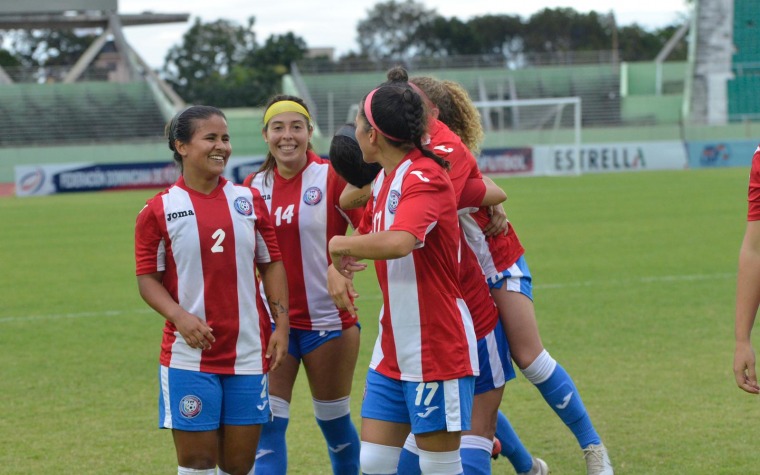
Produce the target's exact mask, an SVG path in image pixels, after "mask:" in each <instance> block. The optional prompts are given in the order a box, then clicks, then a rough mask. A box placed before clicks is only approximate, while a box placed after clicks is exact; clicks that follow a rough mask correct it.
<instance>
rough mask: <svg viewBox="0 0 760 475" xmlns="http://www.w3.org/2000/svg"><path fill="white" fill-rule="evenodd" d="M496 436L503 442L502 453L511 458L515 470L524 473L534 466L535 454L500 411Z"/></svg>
mask: <svg viewBox="0 0 760 475" xmlns="http://www.w3.org/2000/svg"><path fill="white" fill-rule="evenodd" d="M496 438H497V439H499V442H501V454H502V455H503V456H505V457H507V459H508V460H509V462H510V463H511V464H512V467H514V469H515V472H517V473H524V472H528V471H530V469H531V468H532V467H533V456H532V455H531V454H530V452H528V449H526V448H525V446H524V445H523V443H522V441H521V440H520V438H519V437H518V436H517V433H516V432H515V430H514V429H513V428H512V424H510V423H509V419H507V416H505V415H504V413H503V412H501V411H499V413H498V416H497V419H496Z"/></svg>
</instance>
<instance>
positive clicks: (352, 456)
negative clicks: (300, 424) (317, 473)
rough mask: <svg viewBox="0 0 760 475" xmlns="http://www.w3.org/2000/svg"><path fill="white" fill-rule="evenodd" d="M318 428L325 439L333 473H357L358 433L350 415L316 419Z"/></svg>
mask: <svg viewBox="0 0 760 475" xmlns="http://www.w3.org/2000/svg"><path fill="white" fill-rule="evenodd" d="M317 424H318V425H319V428H320V429H322V434H323V435H324V436H325V440H326V441H327V449H328V451H329V455H330V462H331V463H332V467H333V473H334V474H335V475H344V474H346V475H349V474H350V475H356V474H357V473H359V450H360V448H361V445H360V442H359V434H357V432H356V427H354V423H353V422H351V416H350V415H349V414H346V415H345V416H343V417H339V418H338V419H333V420H331V421H323V420H320V419H317Z"/></svg>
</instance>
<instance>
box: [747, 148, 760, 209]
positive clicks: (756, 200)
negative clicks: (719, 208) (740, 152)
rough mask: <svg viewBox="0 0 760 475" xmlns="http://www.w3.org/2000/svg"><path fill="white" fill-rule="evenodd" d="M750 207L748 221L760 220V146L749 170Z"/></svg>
mask: <svg viewBox="0 0 760 475" xmlns="http://www.w3.org/2000/svg"><path fill="white" fill-rule="evenodd" d="M747 197H748V200H749V207H748V210H747V221H758V220H760V146H758V147H757V149H756V150H755V154H754V156H753V157H752V169H751V170H750V172H749V192H748V193H747Z"/></svg>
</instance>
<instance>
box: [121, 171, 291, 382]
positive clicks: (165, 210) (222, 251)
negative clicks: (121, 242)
mask: <svg viewBox="0 0 760 475" xmlns="http://www.w3.org/2000/svg"><path fill="white" fill-rule="evenodd" d="M135 258H136V262H137V275H143V274H152V273H155V272H163V284H164V286H165V287H166V289H167V290H168V291H169V294H170V295H171V296H172V298H173V299H174V300H175V301H176V302H177V303H179V305H180V306H182V308H184V309H185V310H187V311H188V312H189V313H191V314H193V315H196V316H198V317H199V318H201V319H202V320H205V321H206V322H207V323H208V325H209V326H210V327H211V328H213V330H214V337H215V338H216V341H215V342H214V344H213V345H212V347H211V349H209V350H204V351H201V350H199V349H193V348H190V347H189V346H188V345H187V343H185V340H184V339H183V338H182V336H181V335H180V333H179V332H178V331H177V329H176V328H175V327H174V325H173V324H172V323H170V322H168V321H167V322H166V325H165V327H164V337H163V341H162V344H161V357H160V361H161V364H162V365H164V366H169V367H172V368H179V369H185V370H191V371H203V372H207V373H218V374H263V373H265V372H267V371H268V369H269V366H268V361H267V360H266V358H263V354H264V351H266V346H267V344H268V341H269V336H270V335H271V325H270V323H269V318H268V315H267V310H266V309H265V304H264V302H263V301H262V300H261V297H260V296H259V294H258V292H257V280H256V269H255V265H256V263H269V262H273V261H278V260H280V251H279V249H278V246H277V240H276V238H275V235H274V229H273V228H272V225H271V223H270V220H269V215H268V214H267V212H266V207H265V205H264V202H263V201H262V199H261V197H260V196H259V194H258V192H256V191H255V190H251V189H250V188H246V187H243V186H236V185H234V184H233V183H232V182H229V181H227V180H225V179H224V178H220V179H219V186H217V188H216V189H215V190H214V191H213V192H212V193H211V194H209V195H204V194H202V193H198V192H197V191H194V190H191V189H189V188H188V187H187V186H186V185H185V182H184V179H183V178H182V177H180V178H179V180H178V181H177V182H176V183H175V184H174V185H172V186H171V187H169V188H168V189H166V190H164V191H163V192H161V193H159V194H157V195H156V196H155V197H153V198H151V199H150V200H149V201H148V203H147V205H146V206H145V207H144V208H143V209H142V211H140V214H138V216H137V224H136V226H135Z"/></svg>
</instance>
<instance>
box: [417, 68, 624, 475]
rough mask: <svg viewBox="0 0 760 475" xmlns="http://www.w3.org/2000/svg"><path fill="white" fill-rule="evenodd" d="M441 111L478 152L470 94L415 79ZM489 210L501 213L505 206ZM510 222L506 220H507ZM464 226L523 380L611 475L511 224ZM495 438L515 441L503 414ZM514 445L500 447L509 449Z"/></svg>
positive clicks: (479, 217)
mask: <svg viewBox="0 0 760 475" xmlns="http://www.w3.org/2000/svg"><path fill="white" fill-rule="evenodd" d="M410 81H411V82H412V83H413V84H415V85H417V86H418V87H419V88H420V89H422V90H423V91H424V92H425V94H426V95H427V97H428V98H429V99H430V101H431V102H432V104H433V106H434V107H435V109H436V110H437V115H438V118H439V119H440V120H441V122H443V123H445V124H447V125H449V126H450V127H451V130H452V131H453V132H454V133H456V134H457V135H458V136H459V137H461V139H462V141H463V142H464V143H465V144H467V145H468V147H470V148H471V149H474V150H478V149H479V147H480V141H481V140H482V137H483V132H482V128H481V126H480V116H479V114H478V111H477V109H476V108H475V106H474V105H473V104H472V101H471V100H470V98H469V96H468V95H467V92H466V91H465V90H464V89H463V88H462V87H461V86H460V85H459V84H457V83H455V82H452V81H438V80H436V79H433V78H429V77H420V78H411V79H410ZM491 211H495V212H496V213H498V214H503V213H504V210H503V209H502V207H501V206H494V207H492V208H491ZM504 217H506V215H504ZM467 219H469V220H470V224H469V225H467V224H466V223H465V224H463V227H464V228H465V233H466V235H467V241H468V243H469V244H470V245H471V246H473V249H474V250H475V253H476V254H477V255H478V259H479V260H480V263H481V266H482V268H483V270H484V272H485V275H486V277H487V279H488V283H489V285H490V287H491V294H492V295H493V298H494V300H495V301H496V304H497V306H498V307H499V314H500V316H501V320H502V323H503V325H504V329H505V331H506V335H507V339H508V340H509V347H510V350H511V352H512V358H513V359H514V361H515V362H516V363H517V366H518V367H519V368H520V371H521V372H522V373H523V375H525V377H526V378H527V379H528V380H529V381H530V382H532V383H533V384H534V385H535V386H536V388H538V390H539V392H540V393H541V395H542V396H543V397H544V400H545V401H546V402H547V403H548V404H549V405H550V406H551V408H552V409H553V410H554V412H555V413H556V414H557V415H558V416H559V417H560V419H562V421H563V422H564V423H565V425H567V427H568V428H569V429H570V430H571V431H572V433H573V434H574V435H575V437H576V439H577V440H578V443H579V445H580V447H581V449H583V452H584V457H585V460H586V469H587V473H588V474H589V475H612V473H613V469H612V464H611V463H610V460H609V456H608V454H607V449H606V448H605V446H604V445H603V444H602V441H601V438H600V437H599V434H598V433H597V432H596V430H595V429H594V425H593V424H592V423H591V418H590V417H589V415H588V412H587V411H586V408H585V406H584V405H583V402H582V401H581V398H580V394H578V390H577V388H576V387H575V384H574V383H573V380H572V378H570V375H569V374H568V373H567V371H565V369H564V368H563V367H562V366H561V365H560V364H559V363H557V362H556V361H555V360H554V359H553V358H552V357H551V356H550V355H549V352H548V351H546V350H545V349H544V347H543V344H542V343H541V336H540V334H539V332H538V324H537V322H536V316H535V310H534V307H533V294H532V278H531V275H530V270H529V269H528V265H527V263H526V261H525V257H524V256H523V254H524V252H525V250H524V248H523V247H522V245H521V243H520V240H519V239H518V238H517V234H516V233H515V231H514V228H513V227H512V225H511V223H508V226H509V228H508V232H507V233H492V235H491V236H488V237H486V234H488V233H489V231H491V228H490V227H489V226H491V225H492V224H491V223H490V221H492V219H491V218H490V217H489V213H488V211H487V210H480V211H479V212H477V213H474V214H472V215H469V216H468V217H467ZM499 426H500V427H499V428H497V437H504V438H509V439H513V438H514V436H512V435H509V436H508V435H507V434H509V433H510V432H511V433H512V434H514V432H513V431H511V428H509V427H508V421H507V419H506V418H505V417H503V414H502V415H501V416H500V417H499ZM511 445H512V444H511V443H502V447H503V449H504V450H508V449H509V447H510V446H511Z"/></svg>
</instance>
